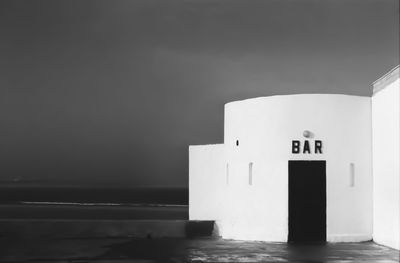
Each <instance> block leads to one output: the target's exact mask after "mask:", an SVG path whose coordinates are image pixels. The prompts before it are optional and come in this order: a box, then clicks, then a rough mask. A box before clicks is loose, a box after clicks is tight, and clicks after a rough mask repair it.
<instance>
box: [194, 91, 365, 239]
mask: <svg viewBox="0 0 400 263" xmlns="http://www.w3.org/2000/svg"><path fill="white" fill-rule="evenodd" d="M304 130H310V131H311V132H313V133H314V134H315V137H314V138H313V139H312V140H311V141H313V140H315V139H317V140H322V141H323V149H324V153H323V154H320V155H316V154H298V155H293V154H291V141H292V140H296V139H299V140H303V139H305V138H304V137H303V136H302V133H303V131H304ZM236 140H239V146H236ZM225 150H226V162H227V163H229V175H230V177H229V185H226V184H225V186H223V185H221V187H220V188H219V187H218V189H217V191H219V190H221V189H224V190H223V191H222V192H223V193H224V196H223V197H222V198H223V200H222V201H218V202H219V203H220V205H221V207H220V208H221V210H220V211H222V212H221V213H220V214H218V217H219V218H218V225H219V230H220V234H221V235H222V236H223V237H224V238H233V239H246V240H265V241H287V235H288V160H291V159H293V160H295V159H298V160H313V159H315V160H326V161H327V239H328V241H363V240H370V239H371V238H372V168H371V162H372V157H371V100H370V98H369V97H358V96H346V95H326V94H325V95H323V94H320V95H318V94H307V95H287V96H272V97H262V98H256V99H249V100H244V101H237V102H232V103H228V104H226V105H225ZM249 162H253V185H249V183H248V164H249ZM350 163H354V164H355V187H350ZM191 172H192V173H194V170H191ZM191 177H192V175H191ZM219 182H220V183H221V182H222V183H223V180H222V181H219ZM196 187H197V186H195V185H193V188H196ZM207 217H208V218H207V219H211V218H212V215H211V214H207Z"/></svg>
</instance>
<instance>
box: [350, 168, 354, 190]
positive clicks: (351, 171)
mask: <svg viewBox="0 0 400 263" xmlns="http://www.w3.org/2000/svg"><path fill="white" fill-rule="evenodd" d="M354 185H355V168H354V163H350V187H354Z"/></svg>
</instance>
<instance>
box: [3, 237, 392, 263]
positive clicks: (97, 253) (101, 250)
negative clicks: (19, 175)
mask: <svg viewBox="0 0 400 263" xmlns="http://www.w3.org/2000/svg"><path fill="white" fill-rule="evenodd" d="M0 262H63V263H64V262H65V263H66V262H70V263H72V262H74V263H78V262H79V263H83V262H97V263H99V262H147V263H148V262H175V263H177V262H308V263H317V262H338V263H339V262H341V263H348V262H363V263H368V262H371V263H372V262H373V263H379V262H381V263H384V262H385V263H389V262H399V251H397V250H394V249H390V248H387V247H384V246H380V245H377V244H375V243H373V242H364V243H337V244H327V245H325V246H322V245H321V246H318V245H302V246H300V245H297V246H294V245H289V244H286V243H266V242H249V241H233V240H222V239H212V238H198V239H185V238H154V239H146V238H141V239H137V238H57V239H54V238H22V237H19V238H16V237H14V238H9V237H8V238H4V237H2V238H0Z"/></svg>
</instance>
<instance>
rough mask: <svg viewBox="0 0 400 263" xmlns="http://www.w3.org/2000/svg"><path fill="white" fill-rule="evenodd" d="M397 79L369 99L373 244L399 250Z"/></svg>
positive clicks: (399, 145)
mask: <svg viewBox="0 0 400 263" xmlns="http://www.w3.org/2000/svg"><path fill="white" fill-rule="evenodd" d="M399 85H400V83H399V79H398V78H397V80H396V81H394V82H391V83H390V84H389V85H388V86H387V87H385V88H383V89H381V90H380V91H379V92H377V93H376V94H375V95H374V96H373V97H372V109H373V110H372V117H373V122H372V130H373V173H374V188H373V189H374V213H373V214H374V216H373V220H374V231H373V238H374V241H375V242H377V243H380V244H383V245H386V246H389V247H392V248H396V249H400V241H399V235H400V196H399V193H400V189H399V188H400V180H399V176H400V170H399V160H400V155H399V150H400V140H399V137H400V121H399V113H400V107H399V102H400V93H399Z"/></svg>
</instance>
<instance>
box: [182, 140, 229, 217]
mask: <svg viewBox="0 0 400 263" xmlns="http://www.w3.org/2000/svg"><path fill="white" fill-rule="evenodd" d="M225 164H226V162H225V158H224V145H223V144H215V145H198V146H197V145H196V146H189V219H190V220H218V219H219V216H220V214H221V207H222V206H223V202H224V201H225V198H224V195H223V192H222V190H223V187H224V184H225V177H224V175H225V174H224V173H225Z"/></svg>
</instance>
